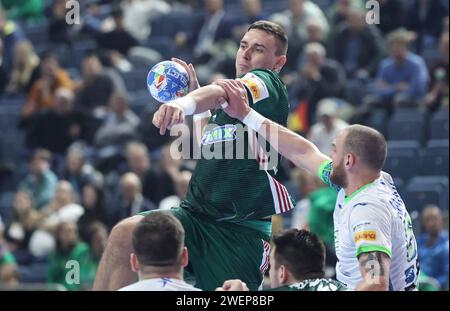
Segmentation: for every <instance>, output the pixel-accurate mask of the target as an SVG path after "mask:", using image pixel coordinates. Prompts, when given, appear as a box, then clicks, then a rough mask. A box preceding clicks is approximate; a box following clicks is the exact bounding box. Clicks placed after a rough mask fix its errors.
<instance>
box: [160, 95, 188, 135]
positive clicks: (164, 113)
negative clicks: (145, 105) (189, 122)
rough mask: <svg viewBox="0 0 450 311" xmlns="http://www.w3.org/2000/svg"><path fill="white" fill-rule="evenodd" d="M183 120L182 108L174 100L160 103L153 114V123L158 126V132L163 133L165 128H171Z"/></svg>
mask: <svg viewBox="0 0 450 311" xmlns="http://www.w3.org/2000/svg"><path fill="white" fill-rule="evenodd" d="M183 122H184V111H183V109H182V108H181V107H180V106H179V105H178V104H176V103H174V102H169V103H166V104H163V105H161V107H159V109H158V111H156V112H155V114H154V115H153V124H154V125H155V126H156V127H157V128H159V133H160V134H161V135H164V134H165V133H166V129H169V130H170V129H171V128H172V126H174V125H176V124H181V123H183Z"/></svg>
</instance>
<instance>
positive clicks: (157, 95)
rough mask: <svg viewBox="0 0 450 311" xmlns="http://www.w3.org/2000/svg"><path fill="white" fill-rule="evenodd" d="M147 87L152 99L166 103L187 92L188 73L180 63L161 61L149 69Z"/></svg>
mask: <svg viewBox="0 0 450 311" xmlns="http://www.w3.org/2000/svg"><path fill="white" fill-rule="evenodd" d="M147 88H148V90H149V91H150V94H151V95H152V96H153V98H154V99H156V100H157V101H159V102H162V103H167V102H170V101H172V100H175V99H177V98H180V97H183V96H185V95H186V94H187V93H188V92H189V74H188V73H187V71H186V70H185V69H184V68H183V66H181V65H180V64H177V63H175V62H173V61H163V62H160V63H158V64H156V65H155V66H153V68H152V69H150V72H149V73H148V75H147Z"/></svg>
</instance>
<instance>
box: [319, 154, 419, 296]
mask: <svg viewBox="0 0 450 311" xmlns="http://www.w3.org/2000/svg"><path fill="white" fill-rule="evenodd" d="M331 171H332V163H331V161H330V162H328V163H323V164H322V165H321V168H320V169H319V176H320V177H321V179H322V180H323V181H324V182H326V183H327V184H328V185H330V186H332V187H334V188H335V189H336V188H337V187H336V185H333V184H332V183H331V181H330V178H329V177H330V175H331ZM337 190H339V193H338V197H337V200H336V206H335V210H334V216H333V217H334V228H335V229H334V231H335V248H336V256H337V258H338V262H337V264H336V276H337V279H338V280H339V281H340V282H342V283H344V284H346V285H347V287H348V288H350V289H356V287H357V286H358V284H359V283H360V282H361V281H362V276H361V272H360V269H359V262H358V256H359V255H360V254H362V253H367V252H373V251H380V252H384V253H386V254H387V255H388V256H389V257H390V258H391V266H390V274H389V281H390V289H391V290H396V291H405V290H406V291H407V290H416V289H417V279H418V273H419V267H418V265H419V263H418V259H417V256H418V255H417V244H416V239H415V237H414V233H413V229H412V223H411V218H410V216H409V214H408V212H407V210H406V207H405V204H404V203H403V200H402V198H401V197H400V195H399V194H398V192H397V189H396V188H395V185H394V182H393V180H392V177H391V176H390V175H389V174H388V173H386V172H381V174H380V177H379V178H378V179H376V180H375V181H373V182H372V183H370V184H367V185H365V186H364V187H362V188H360V189H359V190H357V191H356V192H354V193H353V194H351V195H350V196H348V197H346V196H345V193H344V189H337ZM368 268H370V267H368ZM374 269H377V267H374Z"/></svg>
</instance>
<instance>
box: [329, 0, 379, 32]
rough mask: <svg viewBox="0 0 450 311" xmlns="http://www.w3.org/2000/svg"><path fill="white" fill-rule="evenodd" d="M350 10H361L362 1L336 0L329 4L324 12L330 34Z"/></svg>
mask: <svg viewBox="0 0 450 311" xmlns="http://www.w3.org/2000/svg"><path fill="white" fill-rule="evenodd" d="M350 10H357V11H363V10H364V5H363V2H362V1H360V0H336V1H335V2H334V4H333V5H331V6H330V8H329V9H328V11H327V12H326V13H327V17H328V22H329V23H330V35H333V34H334V32H335V30H336V29H337V28H338V27H339V26H340V24H341V23H342V22H344V21H345V20H346V19H347V14H348V12H349V11H350ZM383 22H384V21H383Z"/></svg>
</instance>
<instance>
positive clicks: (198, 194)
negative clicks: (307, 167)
mask: <svg viewBox="0 0 450 311" xmlns="http://www.w3.org/2000/svg"><path fill="white" fill-rule="evenodd" d="M241 81H242V82H243V83H244V85H245V87H246V89H247V94H248V98H249V104H250V107H252V108H253V109H254V110H256V111H257V112H259V113H260V114H262V115H263V116H264V117H266V118H268V119H271V120H273V121H275V122H277V123H279V124H282V125H286V122H287V117H288V111H289V103H288V96H287V90H286V86H285V85H284V84H283V82H282V81H281V79H280V77H279V75H278V74H277V73H274V72H272V71H269V70H265V69H257V70H253V71H251V72H249V73H247V74H246V75H244V76H243V77H242V78H241ZM243 128H244V125H243V124H242V123H241V122H240V121H239V120H237V119H233V118H231V117H229V116H228V115H227V114H226V113H225V112H224V111H223V110H218V111H217V112H216V113H215V114H214V115H213V116H212V117H211V118H210V120H209V123H208V126H207V127H206V129H205V131H204V133H203V136H202V141H201V151H202V152H201V158H200V160H199V161H198V163H197V167H196V169H195V171H194V173H193V176H192V178H191V181H190V183H189V189H188V193H187V198H186V200H185V201H184V202H182V204H181V207H183V208H187V209H189V210H191V211H193V212H198V213H201V214H203V215H206V216H208V217H210V218H211V219H213V220H216V221H228V222H234V223H240V222H243V221H246V220H258V219H263V218H266V217H269V216H271V215H274V214H278V213H283V212H286V211H288V210H290V209H292V208H293V206H294V205H293V201H292V199H291V198H290V196H289V194H288V191H287V190H286V188H285V187H284V186H283V185H282V184H280V183H279V182H278V181H277V180H276V179H275V175H276V172H277V165H278V163H279V162H280V160H281V157H280V155H279V154H278V153H276V152H273V149H272V150H271V151H270V152H267V150H269V148H270V145H269V144H268V143H267V142H263V141H262V138H260V137H258V135H257V134H256V133H255V132H253V131H251V130H249V131H245V132H244V131H242V130H241V131H240V129H243ZM205 154H208V156H206V155H205ZM211 154H214V157H210V156H209V155H211ZM242 154H243V155H244V156H243V157H242V156H241V157H240V155H242ZM274 160H275V161H274Z"/></svg>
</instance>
